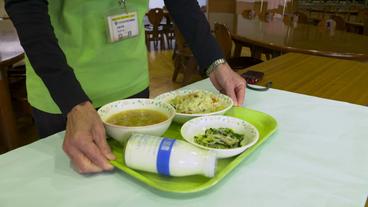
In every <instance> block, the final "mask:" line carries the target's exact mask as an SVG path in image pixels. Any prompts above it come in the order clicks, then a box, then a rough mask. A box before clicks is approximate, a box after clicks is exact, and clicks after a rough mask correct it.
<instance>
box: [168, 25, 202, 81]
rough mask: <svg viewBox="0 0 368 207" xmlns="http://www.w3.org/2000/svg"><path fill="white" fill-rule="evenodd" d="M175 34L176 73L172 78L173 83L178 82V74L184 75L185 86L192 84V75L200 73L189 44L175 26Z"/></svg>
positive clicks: (174, 56) (174, 57)
mask: <svg viewBox="0 0 368 207" xmlns="http://www.w3.org/2000/svg"><path fill="white" fill-rule="evenodd" d="M174 32H175V39H176V41H175V49H174V53H175V54H174V55H173V59H174V73H173V76H172V81H174V82H175V81H176V79H177V77H178V74H179V73H182V74H183V81H182V84H183V85H187V84H189V83H190V81H191V79H192V75H193V74H196V73H199V72H198V65H197V61H196V59H195V57H194V55H193V53H192V50H191V49H190V48H189V46H188V44H187V43H186V42H185V40H184V37H183V35H182V34H181V32H180V31H179V29H178V28H177V27H176V26H175V25H174Z"/></svg>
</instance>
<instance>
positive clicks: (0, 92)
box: [0, 20, 24, 149]
mask: <svg viewBox="0 0 368 207" xmlns="http://www.w3.org/2000/svg"><path fill="white" fill-rule="evenodd" d="M23 58H24V55H23V49H22V47H21V46H20V43H19V40H18V36H17V33H16V31H15V28H14V27H13V24H12V22H11V21H10V20H0V138H1V139H0V141H2V139H3V141H5V143H4V144H5V145H6V147H7V148H8V149H13V148H15V147H17V146H18V143H17V141H19V140H18V135H17V130H16V124H15V117H14V114H13V109H12V106H11V99H10V94H9V88H8V80H7V72H6V69H7V68H8V67H9V66H11V65H13V64H14V63H16V62H18V61H20V60H22V59H23Z"/></svg>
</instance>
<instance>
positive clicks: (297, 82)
mask: <svg viewBox="0 0 368 207" xmlns="http://www.w3.org/2000/svg"><path fill="white" fill-rule="evenodd" d="M249 69H250V70H256V71H262V72H264V73H265V76H264V79H263V80H262V81H261V82H260V83H259V84H260V85H265V84H266V83H267V82H268V81H272V83H273V85H272V87H273V88H276V89H281V90H287V91H292V92H296V93H302V94H307V95H311V96H318V97H322V98H327V99H333V100H339V101H345V102H349V103H354V104H360V105H368V93H367V89H368V64H367V63H360V62H356V61H350V60H341V59H335V58H327V57H319V56H312V55H306V54H297V53H288V54H285V55H282V56H280V57H277V58H274V59H272V60H270V61H267V62H264V63H261V64H258V65H255V66H252V67H251V68H249Z"/></svg>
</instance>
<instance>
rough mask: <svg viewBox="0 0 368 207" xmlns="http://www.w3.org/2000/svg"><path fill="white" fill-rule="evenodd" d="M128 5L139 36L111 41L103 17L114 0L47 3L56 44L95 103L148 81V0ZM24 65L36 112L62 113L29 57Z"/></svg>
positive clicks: (135, 0)
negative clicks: (146, 41) (132, 13)
mask: <svg viewBox="0 0 368 207" xmlns="http://www.w3.org/2000/svg"><path fill="white" fill-rule="evenodd" d="M127 7H128V10H129V11H137V12H138V23H139V32H140V34H139V36H136V37H133V38H130V39H126V40H122V41H119V42H115V43H109V42H108V39H107V34H106V30H107V28H106V23H107V18H106V17H107V15H108V14H109V11H111V10H113V9H118V8H119V4H118V1H117V0H73V1H72V0H52V1H49V15H50V18H51V23H52V26H53V28H54V32H55V35H56V37H57V39H58V42H59V45H60V47H61V48H62V50H63V51H64V53H65V55H66V58H67V61H68V64H69V65H70V66H71V67H72V68H73V70H74V73H75V75H76V77H77V79H78V80H79V82H80V83H81V85H82V88H83V89H84V90H85V92H86V93H87V95H88V96H89V98H90V99H91V100H92V102H93V104H94V106H95V107H99V106H101V105H103V104H106V103H108V102H112V101H114V100H119V99H123V98H126V97H129V96H131V95H134V94H136V93H138V92H140V91H142V90H144V89H145V88H147V87H148V84H149V78H148V63H147V50H146V46H145V41H144V38H145V37H144V25H143V16H144V14H145V12H146V11H147V9H148V1H147V0H128V1H127ZM121 11H122V12H123V10H121ZM26 66H27V93H28V100H29V102H30V104H31V105H32V106H33V107H35V108H37V109H39V110H42V111H45V112H48V113H55V114H60V113H61V111H60V109H59V107H58V106H57V105H56V104H55V103H54V101H53V99H52V98H51V96H50V93H49V91H48V89H47V88H46V86H45V84H44V83H43V82H42V80H41V78H40V77H39V76H38V75H37V74H36V73H35V71H34V70H33V68H32V66H31V65H30V63H29V61H28V59H26ZM62 84H68V83H62Z"/></svg>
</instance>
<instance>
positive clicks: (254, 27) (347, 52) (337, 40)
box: [231, 15, 368, 61]
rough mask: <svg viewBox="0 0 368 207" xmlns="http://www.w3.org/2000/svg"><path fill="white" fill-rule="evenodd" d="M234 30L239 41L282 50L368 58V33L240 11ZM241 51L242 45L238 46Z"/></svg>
mask: <svg viewBox="0 0 368 207" xmlns="http://www.w3.org/2000/svg"><path fill="white" fill-rule="evenodd" d="M233 23H234V26H233V27H232V28H233V29H232V30H231V33H232V36H233V40H234V41H235V42H236V43H237V44H238V47H239V45H241V44H245V45H249V44H252V45H255V46H257V47H262V48H268V49H271V50H274V51H276V52H278V53H287V52H298V53H305V54H312V55H320V56H328V57H335V58H342V59H351V60H359V61H368V47H367V45H368V36H365V35H359V34H354V33H350V32H345V31H338V30H334V31H331V32H330V31H327V30H326V29H324V28H321V27H319V26H315V25H309V24H297V25H295V26H293V25H286V24H284V23H283V22H282V21H281V20H279V19H275V20H273V21H270V22H264V21H261V20H259V19H252V20H250V19H247V18H245V17H243V16H242V15H236V16H235V17H234V19H233ZM236 51H237V54H236V55H239V48H238V49H237V50H236Z"/></svg>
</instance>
